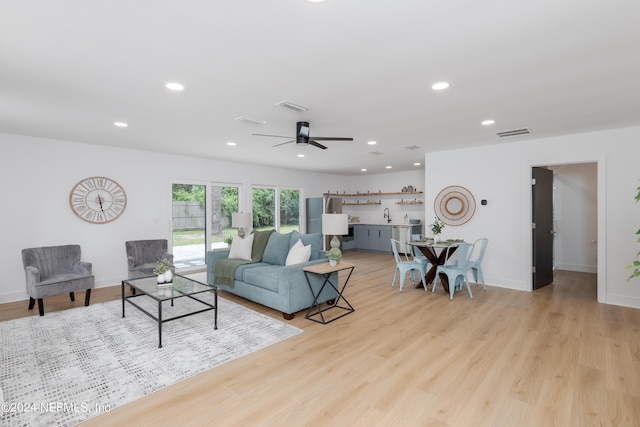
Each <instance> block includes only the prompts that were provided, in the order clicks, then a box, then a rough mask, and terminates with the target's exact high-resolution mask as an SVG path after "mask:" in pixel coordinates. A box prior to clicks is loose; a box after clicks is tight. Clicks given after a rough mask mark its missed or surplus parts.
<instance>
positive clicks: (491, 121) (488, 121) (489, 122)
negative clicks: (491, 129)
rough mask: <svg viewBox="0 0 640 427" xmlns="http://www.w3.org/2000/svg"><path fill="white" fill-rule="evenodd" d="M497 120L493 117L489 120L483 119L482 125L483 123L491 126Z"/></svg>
mask: <svg viewBox="0 0 640 427" xmlns="http://www.w3.org/2000/svg"><path fill="white" fill-rule="evenodd" d="M495 122H496V121H495V120H491V119H489V120H483V121H482V125H483V126H490V125H492V124H494V123H495Z"/></svg>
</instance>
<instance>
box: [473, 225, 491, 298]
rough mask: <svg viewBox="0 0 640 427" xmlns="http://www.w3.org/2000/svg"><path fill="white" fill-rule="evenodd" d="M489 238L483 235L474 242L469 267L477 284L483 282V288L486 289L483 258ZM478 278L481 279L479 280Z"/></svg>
mask: <svg viewBox="0 0 640 427" xmlns="http://www.w3.org/2000/svg"><path fill="white" fill-rule="evenodd" d="M488 243H489V239H487V238H485V237H483V238H481V239H478V240H476V241H475V243H474V244H473V250H472V251H471V256H470V257H469V269H470V270H471V272H472V273H473V278H474V279H475V284H476V286H477V285H478V283H480V282H482V288H483V289H484V290H485V291H486V290H487V285H486V284H485V283H484V275H483V274H482V259H483V258H484V252H485V251H486V250H487V244H488ZM478 279H479V280H480V281H478Z"/></svg>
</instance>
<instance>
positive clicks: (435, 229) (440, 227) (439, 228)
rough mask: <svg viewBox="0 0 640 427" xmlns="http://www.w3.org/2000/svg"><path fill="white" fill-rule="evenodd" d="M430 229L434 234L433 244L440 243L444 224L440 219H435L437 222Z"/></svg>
mask: <svg viewBox="0 0 640 427" xmlns="http://www.w3.org/2000/svg"><path fill="white" fill-rule="evenodd" d="M429 227H430V228H431V231H432V232H433V242H434V243H436V242H438V241H439V240H440V234H441V233H442V230H443V229H444V222H442V221H440V218H438V217H435V221H434V222H433V224H430V225H429Z"/></svg>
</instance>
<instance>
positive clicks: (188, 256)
mask: <svg viewBox="0 0 640 427" xmlns="http://www.w3.org/2000/svg"><path fill="white" fill-rule="evenodd" d="M205 191H206V185H198V184H172V186H171V195H172V206H171V207H172V222H171V224H172V230H171V231H172V233H171V234H172V252H173V263H174V264H175V266H176V268H188V267H194V266H201V265H204V257H205V248H206V235H207V234H206V199H205Z"/></svg>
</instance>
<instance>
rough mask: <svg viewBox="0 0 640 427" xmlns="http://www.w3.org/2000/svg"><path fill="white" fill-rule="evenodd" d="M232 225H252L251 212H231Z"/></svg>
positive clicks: (245, 226) (237, 226) (236, 226)
mask: <svg viewBox="0 0 640 427" xmlns="http://www.w3.org/2000/svg"><path fill="white" fill-rule="evenodd" d="M231 226H232V227H234V228H249V227H251V214H250V213H245V212H234V213H232V214H231Z"/></svg>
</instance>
